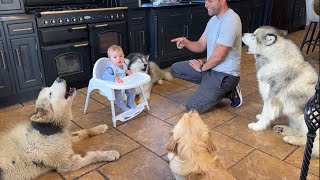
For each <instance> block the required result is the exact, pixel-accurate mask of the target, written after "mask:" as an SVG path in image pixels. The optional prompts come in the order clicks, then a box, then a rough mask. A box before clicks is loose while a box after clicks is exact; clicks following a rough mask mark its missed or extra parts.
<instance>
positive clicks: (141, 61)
mask: <svg viewBox="0 0 320 180" xmlns="http://www.w3.org/2000/svg"><path fill="white" fill-rule="evenodd" d="M126 58H127V60H128V61H126V64H127V65H128V69H129V70H131V71H132V72H133V73H134V72H143V73H148V74H149V75H150V77H151V81H150V82H149V83H148V84H146V85H144V86H143V88H142V89H143V92H144V95H145V96H146V98H147V99H150V95H151V90H152V86H153V84H154V83H158V84H159V85H162V83H163V81H162V80H163V79H164V80H167V81H171V80H172V79H173V78H172V75H171V73H170V72H166V71H163V70H161V69H160V68H159V66H158V65H157V64H156V63H154V62H152V61H149V56H146V55H143V54H140V53H131V54H129V55H128V56H127V57H126ZM136 94H137V95H139V96H140V99H139V103H141V102H143V101H144V100H143V97H142V93H141V90H140V88H136Z"/></svg>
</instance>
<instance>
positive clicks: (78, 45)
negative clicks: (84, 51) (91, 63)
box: [73, 43, 89, 48]
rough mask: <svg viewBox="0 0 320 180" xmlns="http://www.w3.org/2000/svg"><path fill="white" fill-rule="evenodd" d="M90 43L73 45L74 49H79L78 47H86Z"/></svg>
mask: <svg viewBox="0 0 320 180" xmlns="http://www.w3.org/2000/svg"><path fill="white" fill-rule="evenodd" d="M88 45H89V43H82V44H75V45H73V47H74V48H78V47H85V46H88Z"/></svg>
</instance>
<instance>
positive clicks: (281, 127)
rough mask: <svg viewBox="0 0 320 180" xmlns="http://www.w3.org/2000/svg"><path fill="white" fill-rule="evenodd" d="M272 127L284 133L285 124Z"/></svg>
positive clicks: (277, 131)
mask: <svg viewBox="0 0 320 180" xmlns="http://www.w3.org/2000/svg"><path fill="white" fill-rule="evenodd" d="M272 129H273V131H274V132H276V133H280V134H282V133H283V132H284V129H285V126H283V125H275V126H273V128H272Z"/></svg>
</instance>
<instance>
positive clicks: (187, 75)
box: [170, 61, 201, 84]
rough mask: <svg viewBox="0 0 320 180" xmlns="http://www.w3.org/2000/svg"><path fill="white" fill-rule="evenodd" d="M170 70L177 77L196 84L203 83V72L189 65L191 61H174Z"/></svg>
mask: <svg viewBox="0 0 320 180" xmlns="http://www.w3.org/2000/svg"><path fill="white" fill-rule="evenodd" d="M170 70H171V74H172V75H174V76H175V77H177V78H180V79H183V80H186V81H189V82H193V83H196V84H200V83H201V73H200V72H198V71H196V70H194V69H193V67H191V66H190V65H189V61H181V62H177V63H174V64H173V65H172V66H171V68H170Z"/></svg>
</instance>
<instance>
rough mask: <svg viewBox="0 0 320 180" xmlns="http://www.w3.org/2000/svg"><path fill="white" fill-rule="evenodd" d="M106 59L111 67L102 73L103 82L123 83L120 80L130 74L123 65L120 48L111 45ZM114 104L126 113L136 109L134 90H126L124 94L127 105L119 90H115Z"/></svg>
mask: <svg viewBox="0 0 320 180" xmlns="http://www.w3.org/2000/svg"><path fill="white" fill-rule="evenodd" d="M108 58H109V60H110V62H111V65H110V66H109V67H107V68H106V70H105V72H104V73H103V77H102V79H103V80H107V81H114V82H117V83H123V81H122V79H121V78H123V77H125V76H126V74H128V75H130V74H132V72H131V71H130V70H128V69H127V65H126V64H125V63H124V54H123V51H122V48H121V47H120V46H117V45H112V46H110V47H109V49H108ZM114 93H115V98H116V99H115V103H116V105H117V106H118V107H119V108H120V109H121V110H122V111H128V110H129V109H134V108H136V105H135V102H134V99H135V94H136V92H135V89H134V88H132V89H126V90H125V93H126V95H127V104H125V103H124V101H123V97H122V93H121V90H115V91H114Z"/></svg>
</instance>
